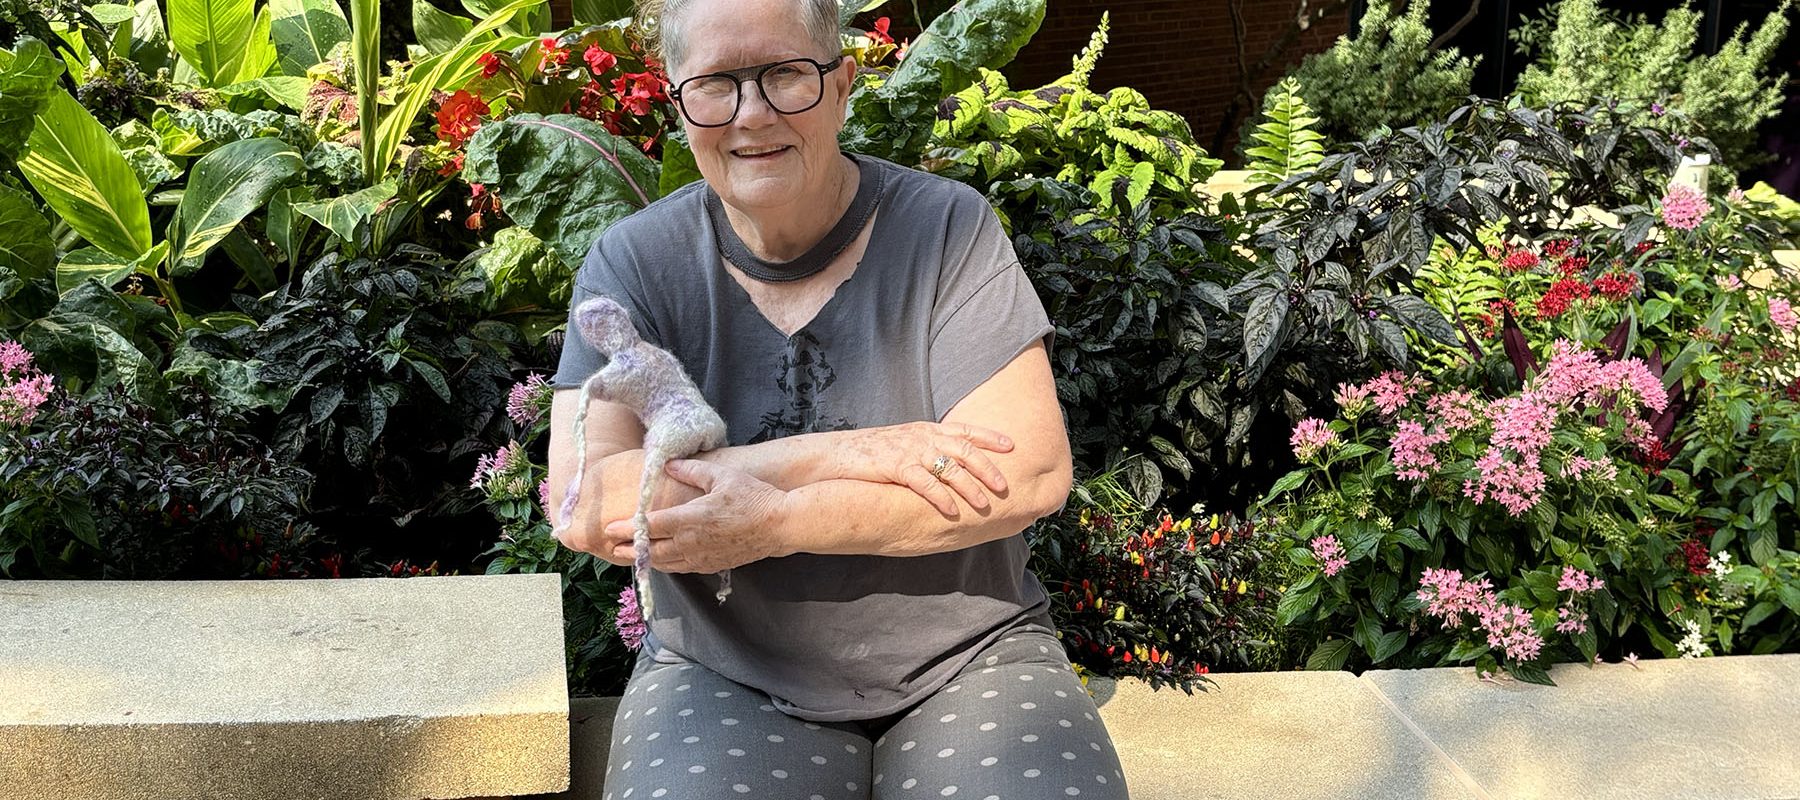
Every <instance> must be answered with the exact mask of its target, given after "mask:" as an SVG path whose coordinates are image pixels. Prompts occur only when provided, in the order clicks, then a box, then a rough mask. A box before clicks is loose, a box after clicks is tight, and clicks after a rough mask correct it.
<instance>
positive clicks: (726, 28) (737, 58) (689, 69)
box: [670, 0, 854, 212]
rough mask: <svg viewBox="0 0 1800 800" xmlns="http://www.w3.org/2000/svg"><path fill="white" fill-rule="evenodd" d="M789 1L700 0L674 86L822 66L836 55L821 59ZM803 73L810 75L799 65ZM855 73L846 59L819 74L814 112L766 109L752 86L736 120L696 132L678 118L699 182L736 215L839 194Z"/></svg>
mask: <svg viewBox="0 0 1800 800" xmlns="http://www.w3.org/2000/svg"><path fill="white" fill-rule="evenodd" d="M796 11H797V8H796V4H795V3H794V2H793V0H701V1H700V2H696V3H694V4H693V5H691V6H689V7H688V9H687V10H686V11H685V12H684V14H685V17H684V18H683V20H682V25H681V35H682V37H683V42H682V44H683V46H684V48H685V52H684V54H683V56H682V58H683V61H682V63H680V64H676V65H671V68H672V69H673V70H675V73H674V74H672V75H671V76H670V80H671V81H672V82H674V83H676V84H678V85H679V84H680V82H681V81H683V80H685V79H687V78H691V77H693V76H696V75H705V74H708V73H713V72H721V71H725V70H732V69H738V68H741V67H749V66H754V65H758V64H767V63H770V62H774V61H783V60H786V59H790V58H810V59H813V60H814V61H818V62H820V63H824V64H829V63H832V61H834V60H837V59H839V56H838V51H837V50H835V49H834V50H832V51H831V52H819V45H818V44H815V43H814V42H813V41H812V40H811V39H809V38H808V37H807V35H806V31H805V28H804V27H802V26H801V25H800V23H799V21H798V20H797V19H795V14H796ZM802 66H803V67H805V69H808V70H810V69H812V68H811V67H810V66H805V65H802ZM853 75H854V64H853V63H851V62H850V61H849V60H847V59H845V60H844V63H842V64H841V65H840V66H839V67H838V68H837V69H836V70H833V71H831V72H828V73H826V74H825V81H824V83H825V85H824V88H823V90H822V91H823V95H822V97H821V98H820V100H819V104H818V105H816V106H813V107H812V108H811V109H808V110H806V111H803V112H800V113H798V114H780V113H777V112H776V111H775V110H774V109H772V108H770V107H769V104H768V103H767V102H765V101H764V99H763V96H762V94H761V93H760V92H758V91H757V89H756V86H755V85H754V84H753V83H750V82H748V81H747V82H745V84H744V85H743V87H742V90H741V94H742V100H741V102H742V105H741V106H740V107H739V108H738V114H737V118H736V119H734V120H732V121H731V123H730V124H728V125H725V126H723V127H718V128H702V127H699V126H696V125H694V124H693V123H691V122H689V121H688V120H687V119H686V117H683V119H682V124H683V125H684V126H685V128H686V130H687V135H688V142H689V144H690V145H691V146H692V147H693V150H694V161H695V162H696V163H697V165H698V167H699V169H700V174H701V175H702V176H703V177H705V178H706V181H707V183H708V184H709V185H711V186H712V188H713V190H714V191H716V192H718V193H719V196H720V197H721V198H723V199H724V200H725V202H727V203H730V204H731V205H732V206H733V207H735V208H737V209H739V210H741V211H747V212H754V211H755V210H757V209H775V208H782V207H786V206H789V205H790V204H793V203H796V202H798V201H801V200H807V199H810V200H826V199H827V198H828V195H829V194H830V192H831V191H832V190H833V189H835V188H836V186H837V185H838V184H837V181H838V180H839V178H838V176H839V175H840V174H841V172H840V171H841V170H842V165H841V164H839V163H838V159H839V151H838V146H837V137H838V131H839V130H840V129H841V128H842V127H843V121H844V107H845V103H846V102H848V99H849V95H850V85H851V81H852V77H853Z"/></svg>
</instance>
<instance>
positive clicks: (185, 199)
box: [169, 138, 306, 275]
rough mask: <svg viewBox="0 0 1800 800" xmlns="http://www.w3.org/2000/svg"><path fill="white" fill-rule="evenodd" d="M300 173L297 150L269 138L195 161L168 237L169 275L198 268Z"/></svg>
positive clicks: (235, 145)
mask: <svg viewBox="0 0 1800 800" xmlns="http://www.w3.org/2000/svg"><path fill="white" fill-rule="evenodd" d="M305 169H306V161H305V159H302V158H301V157H300V153H299V151H296V150H295V149H293V148H292V147H289V146H288V145H287V143H286V142H283V141H281V140H280V139H273V138H258V139H240V140H238V141H235V142H232V143H230V144H227V145H224V146H223V147H220V148H219V149H217V150H214V151H212V152H211V153H207V154H206V156H205V157H203V158H201V159H200V160H199V161H196V162H194V171H193V174H192V175H191V176H190V177H189V178H188V184H187V192H186V193H185V194H183V195H182V197H181V206H180V207H179V208H177V209H176V214H175V216H176V219H177V220H179V221H180V224H179V225H177V226H176V227H175V233H174V235H173V236H171V237H169V238H170V241H171V242H172V243H173V245H174V246H173V248H172V253H171V254H172V255H173V259H172V264H173V269H172V270H171V272H172V273H173V274H175V275H183V274H186V273H189V272H193V271H194V270H197V269H199V268H200V263H201V261H202V259H204V258H205V256H206V251H208V250H211V249H212V248H213V246H214V245H216V244H218V243H219V242H220V241H221V240H223V239H224V238H225V236H226V235H227V234H229V233H231V232H232V231H233V230H235V229H236V228H237V225H238V223H239V222H241V221H243V219H244V217H247V216H249V215H250V212H252V211H255V210H256V209H258V208H261V207H262V205H263V203H265V202H267V201H268V199H269V195H270V194H272V193H274V191H275V189H276V188H277V187H278V186H279V185H280V184H281V183H282V182H283V181H286V180H288V179H289V178H292V177H294V176H295V175H298V174H300V173H301V172H303V171H305Z"/></svg>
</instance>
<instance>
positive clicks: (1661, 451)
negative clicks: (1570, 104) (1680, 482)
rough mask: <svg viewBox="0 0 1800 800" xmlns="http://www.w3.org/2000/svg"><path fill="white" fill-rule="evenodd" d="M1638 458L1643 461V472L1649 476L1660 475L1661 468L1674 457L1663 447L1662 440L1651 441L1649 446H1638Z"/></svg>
mask: <svg viewBox="0 0 1800 800" xmlns="http://www.w3.org/2000/svg"><path fill="white" fill-rule="evenodd" d="M1638 457H1639V458H1641V459H1642V460H1643V464H1644V471H1645V472H1648V473H1650V474H1651V475H1661V474H1662V471H1663V467H1666V466H1668V465H1669V461H1670V460H1672V459H1673V458H1674V457H1675V456H1674V454H1673V453H1670V452H1669V451H1668V450H1667V449H1666V448H1664V447H1663V443H1662V440H1660V439H1651V440H1650V443H1649V444H1640V445H1638Z"/></svg>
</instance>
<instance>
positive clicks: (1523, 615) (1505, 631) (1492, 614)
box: [1477, 595, 1544, 661]
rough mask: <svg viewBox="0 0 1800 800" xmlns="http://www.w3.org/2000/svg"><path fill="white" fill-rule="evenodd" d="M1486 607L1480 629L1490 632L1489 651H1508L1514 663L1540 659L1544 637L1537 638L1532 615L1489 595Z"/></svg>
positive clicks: (1507, 655) (1488, 635)
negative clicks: (1492, 649) (1494, 648)
mask: <svg viewBox="0 0 1800 800" xmlns="http://www.w3.org/2000/svg"><path fill="white" fill-rule="evenodd" d="M1484 599H1485V600H1487V601H1488V602H1487V605H1485V606H1484V607H1483V608H1481V609H1480V612H1479V613H1480V616H1481V624H1480V625H1478V626H1477V627H1478V628H1479V629H1481V630H1485V631H1487V639H1488V646H1489V647H1498V648H1500V649H1502V650H1505V651H1506V657H1507V658H1510V659H1513V660H1514V661H1530V660H1532V659H1534V658H1537V656H1538V652H1539V651H1541V650H1542V649H1543V647H1544V637H1542V636H1540V635H1538V632H1537V627H1536V626H1534V625H1532V624H1531V613H1530V612H1528V611H1526V610H1525V609H1523V608H1520V607H1518V606H1516V605H1513V604H1511V603H1502V602H1499V600H1498V599H1496V598H1494V597H1493V596H1492V595H1489V596H1488V597H1487V598H1484Z"/></svg>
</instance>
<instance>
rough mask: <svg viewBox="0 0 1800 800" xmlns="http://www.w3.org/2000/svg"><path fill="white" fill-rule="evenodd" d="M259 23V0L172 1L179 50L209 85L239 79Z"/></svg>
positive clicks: (173, 34) (171, 31) (173, 30)
mask: <svg viewBox="0 0 1800 800" xmlns="http://www.w3.org/2000/svg"><path fill="white" fill-rule="evenodd" d="M255 26H256V3H255V0H169V38H171V39H173V40H174V44H175V52H177V53H180V54H181V57H182V58H183V59H186V60H187V62H188V63H189V64H192V65H193V67H194V71H195V72H196V73H198V74H199V75H200V78H201V79H202V80H204V81H205V82H206V85H207V86H223V85H225V84H228V83H231V82H233V81H234V80H236V79H237V76H238V71H239V69H240V68H241V66H242V64H243V63H244V55H245V51H246V50H247V48H248V45H249V42H250V34H251V32H252V31H253V30H254V29H255Z"/></svg>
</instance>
